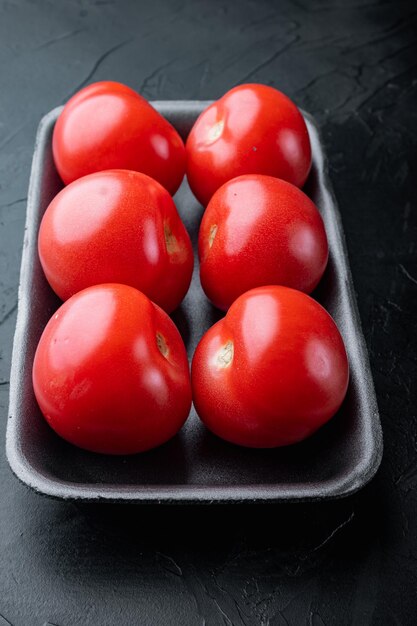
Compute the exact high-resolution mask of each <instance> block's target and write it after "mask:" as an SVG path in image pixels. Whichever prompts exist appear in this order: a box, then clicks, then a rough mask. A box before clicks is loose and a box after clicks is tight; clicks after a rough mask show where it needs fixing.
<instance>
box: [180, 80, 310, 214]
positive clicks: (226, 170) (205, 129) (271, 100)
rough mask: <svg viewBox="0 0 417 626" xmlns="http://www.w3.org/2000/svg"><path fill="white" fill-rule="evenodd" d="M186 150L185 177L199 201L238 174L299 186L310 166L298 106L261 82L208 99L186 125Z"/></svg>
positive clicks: (203, 202)
mask: <svg viewBox="0 0 417 626" xmlns="http://www.w3.org/2000/svg"><path fill="white" fill-rule="evenodd" d="M186 150H187V178H188V182H189V184H190V187H191V189H192V191H193V193H194V195H195V196H196V198H197V199H198V200H199V201H200V202H201V204H203V205H204V206H205V205H206V204H207V203H208V201H209V200H210V198H211V196H212V195H213V194H214V192H215V191H216V189H218V188H219V187H220V186H221V185H223V183H225V182H226V181H228V180H230V179H231V178H235V177H236V176H240V175H241V174H267V175H269V176H276V177H278V178H283V179H284V180H287V181H288V182H290V183H292V184H293V185H296V186H297V187H302V186H303V185H304V183H305V181H306V179H307V176H308V173H309V171H310V167H311V147H310V140H309V136H308V131H307V127H306V124H305V122H304V119H303V117H302V115H301V113H300V111H299V110H298V109H297V107H296V106H295V104H294V103H293V102H292V101H291V100H290V99H289V98H287V96H285V95H284V94H283V93H281V92H280V91H277V90H276V89H274V88H273V87H267V86H266V85H252V84H250V85H239V87H235V88H234V89H231V90H230V91H228V92H227V93H226V94H225V95H224V96H223V97H222V98H220V100H217V102H214V104H211V105H210V106H209V107H208V108H207V109H206V110H205V111H203V113H202V114H201V115H200V117H199V118H198V119H197V121H196V123H195V124H194V126H193V128H192V129H191V132H190V134H189V136H188V139H187V143H186Z"/></svg>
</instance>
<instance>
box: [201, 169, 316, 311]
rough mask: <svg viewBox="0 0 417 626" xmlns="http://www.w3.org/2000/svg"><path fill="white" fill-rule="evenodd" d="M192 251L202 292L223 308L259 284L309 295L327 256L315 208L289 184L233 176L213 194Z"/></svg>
mask: <svg viewBox="0 0 417 626" xmlns="http://www.w3.org/2000/svg"><path fill="white" fill-rule="evenodd" d="M198 249H199V256H200V278H201V284H202V286H203V289H204V291H205V293H206V294H207V297H208V298H209V299H210V300H211V301H212V302H213V303H214V304H215V305H216V306H217V307H219V308H220V309H224V310H227V309H228V308H229V306H230V305H231V304H232V302H233V301H234V300H236V298H237V297H238V296H240V295H241V294H242V293H244V292H245V291H248V289H252V288H253V287H261V286H262V285H274V284H275V285H285V286H287V287H293V288H294V289H299V290H301V291H304V292H306V293H310V292H311V291H313V289H314V288H315V287H316V285H317V284H318V282H319V280H320V278H321V277H322V275H323V272H324V270H325V268H326V264H327V258H328V245H327V238H326V231H325V230H324V225H323V220H322V219H321V216H320V213H319V212H318V210H317V208H316V206H315V204H313V202H312V201H311V200H310V199H309V198H308V197H307V196H306V195H305V194H304V193H303V192H302V191H300V189H298V188H297V187H294V185H291V184H290V183H287V182H285V181H284V180H280V179H279V178H272V177H271V176H261V175H259V174H252V175H249V174H248V175H246V176H239V177H238V178H235V179H233V180H231V181H229V182H227V183H225V184H224V185H223V186H222V187H220V189H218V190H217V191H216V193H215V194H214V196H213V197H212V199H211V200H210V202H209V204H208V206H207V209H206V211H205V213H204V215H203V220H202V222H201V227H200V234H199V240H198Z"/></svg>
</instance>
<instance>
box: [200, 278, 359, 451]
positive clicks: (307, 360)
mask: <svg viewBox="0 0 417 626" xmlns="http://www.w3.org/2000/svg"><path fill="white" fill-rule="evenodd" d="M191 378H192V387H193V399H194V404H195V407H196V410H197V412H198V414H199V416H200V418H201V419H202V421H203V422H204V423H205V425H206V426H207V427H208V428H209V429H210V430H211V431H213V432H214V433H215V434H216V435H218V436H219V437H222V438H223V439H226V440H227V441H231V442H233V443H236V444H239V445H242V446H249V447H253V448H273V447H276V446H283V445H287V444H292V443H295V442H297V441H301V440H302V439H305V438H306V437H308V436H309V435H311V434H312V433H314V432H315V431H316V430H317V429H318V428H319V427H320V426H322V425H323V424H324V423H325V422H327V421H328V420H329V419H330V418H331V417H332V416H333V415H334V414H335V413H336V412H337V410H338V409H339V407H340V405H341V404H342V401H343V399H344V397H345V394H346V390H347V385H348V378H349V369H348V361H347V357H346V351H345V348H344V344H343V340H342V338H341V336H340V333H339V331H338V329H337V327H336V324H335V323H334V321H333V319H332V318H331V317H330V315H329V314H328V313H327V312H326V311H325V310H324V309H323V308H322V307H321V306H320V305H319V304H318V303H317V302H316V301H315V300H313V299H312V298H310V297H309V296H307V295H305V294H303V293H302V292H300V291H296V290H294V289H289V288H288V287H278V286H269V287H258V288H257V289H252V290H251V291H248V292H247V293H245V294H243V295H242V296H240V298H238V299H237V300H236V301H235V302H234V303H233V304H232V306H231V307H230V309H229V311H228V313H227V315H226V317H225V318H224V319H222V320H220V321H219V322H217V323H216V324H215V325H214V326H212V328H210V329H209V330H208V331H207V333H206V334H205V335H204V336H203V338H202V339H201V341H200V343H199V344H198V346H197V349H196V351H195V354H194V359H193V364H192V374H191Z"/></svg>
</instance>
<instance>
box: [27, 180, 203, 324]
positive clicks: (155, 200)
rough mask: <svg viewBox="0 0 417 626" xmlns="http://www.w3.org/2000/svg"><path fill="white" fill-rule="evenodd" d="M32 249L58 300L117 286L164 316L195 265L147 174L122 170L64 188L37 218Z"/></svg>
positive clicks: (167, 199) (162, 194)
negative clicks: (136, 292) (127, 288)
mask: <svg viewBox="0 0 417 626" xmlns="http://www.w3.org/2000/svg"><path fill="white" fill-rule="evenodd" d="M38 249H39V257H40V260H41V264H42V267H43V270H44V272H45V275H46V277H47V279H48V282H49V283H50V285H51V287H52V289H53V290H54V291H55V292H56V293H57V294H58V296H59V297H60V298H61V299H62V300H66V299H67V298H69V297H70V296H72V295H74V294H75V293H76V292H77V291H81V290H82V289H85V288H86V287H89V286H91V285H95V284H100V283H107V282H117V283H124V284H127V285H131V286H132V287H136V288H137V289H139V290H140V291H143V292H144V293H145V294H146V295H147V296H148V297H149V298H150V299H151V300H153V301H154V302H156V304H158V305H159V306H161V307H162V308H163V309H164V310H165V311H167V312H171V311H173V310H174V309H175V308H176V307H177V306H178V305H179V304H180V302H181V301H182V299H183V298H184V296H185V294H186V292H187V290H188V288H189V286H190V281H191V276H192V271H193V264H194V259H193V252H192V246H191V242H190V238H189V236H188V233H187V231H186V229H185V226H184V225H183V223H182V221H181V219H180V217H179V215H178V212H177V209H176V207H175V204H174V201H173V199H172V197H171V196H170V195H169V193H168V192H167V191H166V190H165V189H164V188H163V187H162V186H161V185H160V184H159V183H157V182H156V181H155V180H153V179H152V178H150V177H149V176H146V175H145V174H141V173H139V172H133V171H128V170H107V171H104V172H98V173H96V174H90V175H89V176H85V177H83V178H80V179H78V180H76V181H74V182H73V183H71V184H70V185H68V186H67V187H64V189H62V191H60V193H58V195H57V196H55V198H54V199H53V200H52V202H51V203H50V205H49V207H48V208H47V210H46V212H45V214H44V216H43V219H42V222H41V226H40V230H39V239H38Z"/></svg>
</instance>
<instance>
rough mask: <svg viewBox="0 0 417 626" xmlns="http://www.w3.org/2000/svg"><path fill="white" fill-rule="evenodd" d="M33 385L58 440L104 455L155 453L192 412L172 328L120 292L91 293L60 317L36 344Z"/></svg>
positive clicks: (137, 298) (143, 300) (140, 300)
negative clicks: (157, 447)
mask: <svg viewBox="0 0 417 626" xmlns="http://www.w3.org/2000/svg"><path fill="white" fill-rule="evenodd" d="M33 384H34V390H35V395H36V398H37V401H38V403H39V406H40V408H41V411H42V413H43V414H44V416H45V418H46V420H47V421H48V423H49V425H50V426H51V427H52V428H53V429H54V430H55V431H56V432H57V433H58V434H59V435H60V436H61V437H63V438H64V439H66V440H67V441H69V442H70V443H73V444H75V445H77V446H79V447H80V448H85V449H86V450H91V451H93V452H104V453H107V454H132V453H136V452H142V451H143V450H148V449H150V448H154V447H155V446H159V445H160V444H162V443H164V442H165V441H167V440H168V439H170V438H171V437H173V436H174V435H175V433H176V432H177V431H178V430H179V429H180V428H181V426H182V425H183V423H184V422H185V420H186V418H187V416H188V412H189V410H190V406H191V385H190V377H189V369H188V362H187V356H186V352H185V347H184V344H183V342H182V339H181V337H180V334H179V332H178V330H177V328H176V327H175V325H174V323H173V322H172V321H171V319H170V318H169V317H168V316H167V315H166V313H164V312H163V311H162V310H161V309H160V308H159V307H158V306H156V305H155V304H153V303H152V302H151V301H150V300H149V299H148V298H147V297H146V296H144V295H143V294H142V293H140V292H139V291H137V290H136V289H133V288H132V287H128V286H126V285H117V284H107V285H97V286H95V287H90V288H88V289H85V290H84V291H81V292H80V293H77V294H76V295H75V296H73V297H72V298H70V300H68V301H67V302H65V304H63V305H62V306H61V307H60V308H59V309H58V311H57V312H56V313H55V315H54V316H53V317H52V318H51V320H50V321H49V322H48V324H47V326H46V328H45V330H44V332H43V334H42V337H41V339H40V341H39V345H38V348H37V350H36V354H35V360H34V365H33Z"/></svg>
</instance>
